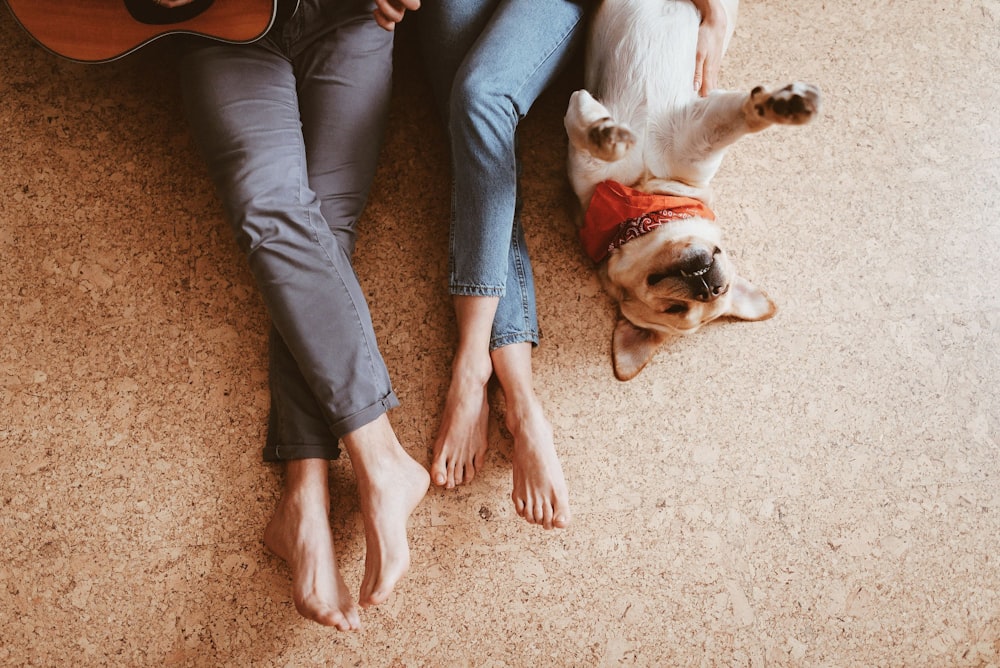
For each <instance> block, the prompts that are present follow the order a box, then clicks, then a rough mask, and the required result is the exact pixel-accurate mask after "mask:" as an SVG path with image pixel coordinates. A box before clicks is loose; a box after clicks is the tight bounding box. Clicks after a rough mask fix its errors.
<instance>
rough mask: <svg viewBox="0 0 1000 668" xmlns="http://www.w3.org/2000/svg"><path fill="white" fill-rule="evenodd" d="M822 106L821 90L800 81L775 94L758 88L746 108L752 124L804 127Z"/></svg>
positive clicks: (748, 99)
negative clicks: (820, 105) (820, 104)
mask: <svg viewBox="0 0 1000 668" xmlns="http://www.w3.org/2000/svg"><path fill="white" fill-rule="evenodd" d="M819 103H820V92H819V88H817V87H816V86H813V85H812V84H807V83H801V82H798V81H797V82H795V83H792V84H788V85H787V86H785V87H784V88H782V89H780V90H777V91H773V92H772V91H769V90H768V89H767V88H765V87H763V86H757V87H756V88H754V89H753V90H752V91H750V96H749V97H748V98H747V101H746V105H745V107H744V108H745V109H746V111H747V120H748V121H749V122H750V123H751V124H761V125H769V124H771V123H780V124H782V125H804V124H806V123H808V122H809V121H811V120H812V119H813V117H814V116H815V115H816V114H817V113H818V112H819ZM755 121H756V123H755Z"/></svg>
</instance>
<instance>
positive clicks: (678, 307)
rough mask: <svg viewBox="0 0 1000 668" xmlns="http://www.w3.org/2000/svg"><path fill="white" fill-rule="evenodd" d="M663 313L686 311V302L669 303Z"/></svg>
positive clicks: (678, 313) (673, 313) (674, 313)
mask: <svg viewBox="0 0 1000 668" xmlns="http://www.w3.org/2000/svg"><path fill="white" fill-rule="evenodd" d="M663 312H664V313H670V314H672V315H680V314H682V313H687V312H688V306H687V304H671V305H670V306H668V307H667V308H666V309H664V311H663Z"/></svg>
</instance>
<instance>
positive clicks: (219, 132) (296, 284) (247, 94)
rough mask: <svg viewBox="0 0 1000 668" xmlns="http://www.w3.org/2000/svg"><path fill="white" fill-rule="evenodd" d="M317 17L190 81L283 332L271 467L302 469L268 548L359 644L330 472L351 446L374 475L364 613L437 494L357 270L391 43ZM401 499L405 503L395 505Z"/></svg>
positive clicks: (226, 200) (330, 620)
mask: <svg viewBox="0 0 1000 668" xmlns="http://www.w3.org/2000/svg"><path fill="white" fill-rule="evenodd" d="M317 9H318V8H317V7H316V5H315V3H313V2H308V1H307V2H303V3H302V6H301V8H300V10H299V13H298V14H296V15H295V16H294V17H292V19H291V20H290V21H289V23H288V25H287V26H286V28H285V31H284V34H283V35H281V36H276V37H275V38H274V39H273V40H272V39H271V38H268V39H267V40H264V41H262V42H260V43H258V44H254V45H250V46H229V45H215V44H209V43H200V44H199V45H197V46H193V47H192V48H191V49H190V50H189V51H188V52H187V53H186V55H185V57H184V58H183V59H182V61H181V65H182V66H181V72H182V85H183V89H184V93H185V103H186V107H187V111H188V116H189V117H190V119H191V125H192V129H193V131H194V135H195V138H196V140H197V141H198V143H199V146H200V148H201V150H202V153H203V154H204V155H205V157H206V159H207V161H208V167H209V171H210V173H211V175H212V176H213V179H214V180H215V182H216V184H217V186H218V189H219V192H220V195H221V197H222V200H223V204H224V207H225V209H226V211H227V214H228V216H229V218H230V220H231V221H232V223H233V227H234V230H235V232H236V236H237V240H238V242H239V244H240V246H241V248H242V249H243V250H244V252H246V254H247V256H248V259H249V263H250V269H251V272H252V273H253V275H254V278H255V279H256V282H257V284H258V287H259V288H260V290H261V294H262V295H263V298H264V301H265V303H266V305H267V307H268V311H269V314H270V315H271V319H272V323H273V329H272V335H271V364H270V372H271V377H270V384H271V393H272V412H271V418H270V421H269V434H268V448H267V449H266V450H265V458H267V459H285V460H289V463H288V465H287V467H286V481H285V490H284V492H283V495H282V499H281V502H280V503H279V506H278V509H277V511H276V513H275V516H274V518H273V519H272V521H271V523H270V524H269V525H268V528H267V530H266V532H265V541H266V542H267V544H268V546H269V547H270V548H271V549H272V550H273V551H274V552H275V553H277V554H278V555H279V556H281V557H282V558H284V559H285V560H286V561H287V562H288V563H289V565H290V566H291V568H292V575H293V581H294V594H295V596H294V598H295V601H296V606H297V608H298V609H299V611H300V612H301V613H302V614H303V615H305V616H307V617H309V618H311V619H314V620H316V621H319V622H321V623H324V624H328V625H332V626H337V627H339V628H342V629H353V628H358V625H359V620H358V614H357V610H356V609H355V608H354V604H353V601H351V599H350V596H349V594H347V593H346V589H345V587H344V583H343V581H342V580H341V578H340V575H339V572H338V571H337V568H336V563H335V558H334V552H333V544H332V534H331V532H330V527H329V521H328V519H329V518H328V513H329V494H328V491H327V488H326V484H327V459H330V458H333V457H336V456H337V441H338V439H339V438H343V439H344V443H345V445H346V446H347V448H348V453H349V455H350V456H351V461H352V464H353V465H354V467H355V469H356V470H357V469H359V468H361V469H362V472H361V473H359V475H358V483H359V493H360V494H361V495H362V503H361V506H362V511H363V515H364V519H365V529H366V539H367V543H368V554H367V557H366V573H365V579H364V581H363V583H362V587H361V602H362V604H363V605H364V604H371V603H377V602H380V601H381V600H384V598H385V597H386V596H388V593H389V591H391V589H392V586H393V585H394V584H395V582H396V580H398V578H399V577H400V576H401V575H402V573H403V571H405V568H406V565H407V564H408V561H409V555H408V549H407V547H406V536H405V523H406V517H407V516H408V515H409V512H410V511H412V507H414V506H415V505H416V503H417V502H419V500H420V498H421V497H422V496H423V490H424V489H425V488H426V484H427V483H426V472H424V471H423V467H421V466H420V465H419V464H418V463H416V462H415V461H413V460H412V459H411V458H409V457H408V456H406V453H405V451H403V450H402V448H401V447H400V445H399V443H398V441H397V440H396V438H395V435H394V434H393V433H392V430H391V427H389V425H388V418H387V417H386V415H385V413H386V411H387V410H388V409H389V408H391V407H393V406H394V405H396V403H397V402H396V398H395V395H394V394H393V392H392V388H391V385H390V383H389V377H388V372H387V370H386V369H385V365H384V363H383V361H382V358H381V355H380V354H379V352H378V348H377V344H376V342H375V338H374V332H373V330H372V326H371V320H370V316H369V314H368V310H367V305H366V304H365V301H364V296H363V293H362V291H361V289H360V286H359V284H358V281H357V277H356V276H355V274H354V270H353V267H352V265H351V260H350V257H351V252H352V251H353V245H354V225H355V223H356V221H357V217H358V216H359V215H360V212H361V209H362V207H363V204H364V200H365V196H366V194H367V190H368V186H369V184H370V182H371V178H372V175H373V174H374V168H375V161H376V158H377V155H376V154H377V150H378V145H379V141H380V139H381V133H382V127H383V125H384V120H385V111H386V105H387V103H388V94H389V77H390V67H391V64H390V55H391V53H390V52H391V38H390V36H388V35H387V34H385V33H383V32H382V31H381V30H380V29H379V28H378V27H377V26H375V24H374V22H373V21H372V20H371V17H370V13H369V8H368V7H367V6H366V4H365V3H355V5H353V6H352V7H350V8H349V11H348V10H347V9H345V11H344V12H343V13H342V14H341V15H339V16H336V17H331V16H329V15H327V16H325V17H322V18H321V17H320V16H319V15H318V13H317ZM307 26H308V30H307V29H306V28H307ZM375 457H377V458H379V459H381V463H382V466H381V467H379V468H376V467H373V466H371V465H370V464H371V462H370V461H369V460H370V459H372V458H375ZM362 473H363V475H362ZM387 486H393V487H395V488H396V489H403V490H404V493H403V494H399V495H398V496H397V497H395V498H394V499H392V501H391V502H387V501H386V498H387V495H386V494H384V492H383V490H385V489H386V487H387ZM411 504H412V505H411ZM407 506H409V507H407ZM400 514H401V515H402V517H399V515H400Z"/></svg>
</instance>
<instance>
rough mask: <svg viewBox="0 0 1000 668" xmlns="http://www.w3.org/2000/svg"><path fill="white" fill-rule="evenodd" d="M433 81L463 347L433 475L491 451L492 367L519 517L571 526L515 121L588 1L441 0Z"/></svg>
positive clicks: (454, 476)
mask: <svg viewBox="0 0 1000 668" xmlns="http://www.w3.org/2000/svg"><path fill="white" fill-rule="evenodd" d="M421 12H422V13H423V15H422V16H421V17H420V20H421V23H422V31H423V43H424V51H425V54H426V57H427V60H428V65H429V70H430V72H431V78H432V85H433V88H434V90H435V93H436V95H437V97H438V100H439V105H440V106H441V108H442V110H443V111H444V113H445V116H446V118H447V122H448V130H449V136H450V139H451V150H452V163H453V164H452V170H453V189H452V229H451V275H450V290H451V292H452V294H454V295H455V310H456V314H457V319H458V329H459V345H458V349H457V351H456V355H455V360H454V363H453V368H452V382H451V387H450V389H449V393H448V397H447V399H446V402H445V412H444V418H443V423H442V428H441V431H440V433H439V436H438V438H437V440H436V442H435V447H434V464H433V466H432V468H431V472H432V476H433V479H434V482H435V483H436V484H438V485H443V486H445V487H453V486H455V485H456V484H461V483H464V482H469V481H470V480H471V479H472V478H473V477H474V475H475V472H476V470H477V469H478V468H479V467H481V465H482V458H483V455H484V454H485V451H486V420H487V415H488V410H489V409H488V403H487V401H486V383H487V381H488V379H489V377H490V375H491V374H492V373H493V372H494V371H495V372H496V374H497V378H498V380H499V381H500V384H501V387H502V388H503V391H504V396H505V399H506V402H507V426H508V427H509V428H510V431H511V433H512V434H513V435H514V492H513V495H512V496H513V499H514V503H515V507H516V508H517V510H518V513H519V514H521V515H522V516H523V517H524V518H525V519H527V520H528V521H530V522H533V523H538V524H542V525H543V526H545V527H547V528H548V527H552V526H564V525H565V524H566V523H568V522H569V519H570V512H569V504H568V494H567V492H566V486H565V481H564V479H563V474H562V470H561V467H560V465H559V462H558V458H557V457H556V454H555V447H554V444H553V438H552V432H551V428H550V427H549V425H548V422H547V421H546V420H545V417H544V414H543V413H542V410H541V404H540V402H539V401H538V399H537V397H536V396H535V394H534V390H533V388H532V385H531V348H532V346H533V345H535V344H537V342H538V324H537V316H536V312H535V301H534V300H535V297H534V284H533V279H532V275H531V266H530V263H529V260H528V256H527V249H526V247H525V244H524V235H523V231H522V229H521V225H520V219H519V215H518V214H519V208H520V203H519V198H518V186H517V175H518V162H517V156H516V146H515V133H516V129H517V124H518V122H519V121H520V119H521V118H523V117H524V115H525V114H526V113H527V112H528V109H529V108H530V106H531V105H532V103H533V102H534V101H535V99H536V98H537V97H538V95H539V94H540V93H541V92H542V90H544V88H545V87H546V86H547V85H548V84H549V83H550V82H551V80H552V78H553V77H554V76H555V75H556V74H557V73H558V71H559V70H560V68H561V67H562V66H563V65H564V64H565V62H566V61H567V60H568V58H569V56H570V55H571V52H572V49H573V47H574V46H576V45H577V44H578V43H579V40H580V37H581V32H582V18H583V6H582V5H581V4H578V3H576V2H571V1H568V0H559V1H556V2H544V3H541V2H537V0H483V1H481V2H464V1H460V0H441V1H440V2H435V3H434V4H433V5H430V4H429V5H428V6H426V7H425V8H424V9H422V10H421Z"/></svg>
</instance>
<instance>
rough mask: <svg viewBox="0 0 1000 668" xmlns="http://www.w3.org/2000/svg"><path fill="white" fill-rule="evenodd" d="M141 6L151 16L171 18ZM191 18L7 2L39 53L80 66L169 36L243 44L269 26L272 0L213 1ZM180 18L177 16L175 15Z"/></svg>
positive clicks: (100, 5) (29, 0)
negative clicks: (152, 19)
mask: <svg viewBox="0 0 1000 668" xmlns="http://www.w3.org/2000/svg"><path fill="white" fill-rule="evenodd" d="M130 2H147V3H148V4H149V6H150V7H151V8H152V9H151V13H153V14H154V15H155V14H156V13H157V12H159V14H160V15H163V14H164V13H168V12H173V11H176V10H166V9H163V8H159V7H157V6H156V3H155V2H154V1H153V0H130ZM205 4H208V5H209V6H208V7H207V8H205V9H204V11H201V12H200V13H198V14H197V15H195V16H193V17H191V18H183V19H182V20H179V21H175V22H162V23H153V22H144V21H141V20H137V19H136V18H135V16H134V15H133V12H130V11H129V8H128V7H126V3H125V2H124V1H123V0H72V1H70V2H66V1H65V0H7V5H8V6H9V7H10V10H11V12H12V13H13V14H14V17H15V18H16V19H17V20H18V22H19V23H20V24H21V25H22V26H23V27H24V29H25V30H27V31H28V32H29V33H30V34H31V35H32V37H34V38H35V39H36V40H37V41H38V42H40V43H41V44H42V46H44V47H45V48H47V49H49V50H50V51H52V52H54V53H55V54H57V55H60V56H62V57H64V58H69V59H71V60H76V61H79V62H84V63H99V62H107V61H109V60H115V59H117V58H121V57H122V56H125V55H127V54H129V53H131V52H132V51H135V50H136V49H138V48H140V47H142V46H144V45H146V44H148V43H150V42H152V41H153V40H155V39H157V38H159V37H163V36H164V35H169V34H175V33H186V34H194V35H203V36H205V37H211V38H213V39H218V40H221V41H224V42H232V43H249V42H253V41H254V40H257V39H259V38H260V37H262V36H263V35H264V33H266V32H267V30H268V29H269V28H270V27H271V25H272V24H273V23H274V18H275V15H276V9H277V0H215V1H214V2H207V3H205ZM179 16H182V14H179Z"/></svg>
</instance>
